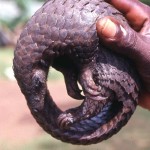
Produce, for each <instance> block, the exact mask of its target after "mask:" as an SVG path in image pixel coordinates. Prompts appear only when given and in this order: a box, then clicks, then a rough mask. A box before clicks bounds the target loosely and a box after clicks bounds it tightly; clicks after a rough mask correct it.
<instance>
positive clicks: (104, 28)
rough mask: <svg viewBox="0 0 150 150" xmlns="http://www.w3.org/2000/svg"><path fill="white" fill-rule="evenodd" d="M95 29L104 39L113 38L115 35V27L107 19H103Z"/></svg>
mask: <svg viewBox="0 0 150 150" xmlns="http://www.w3.org/2000/svg"><path fill="white" fill-rule="evenodd" d="M97 29H98V32H100V34H101V35H102V36H104V37H106V38H113V37H115V35H116V33H117V25H116V24H115V23H114V22H112V21H111V20H110V19H109V18H103V19H101V20H99V21H98V22H97Z"/></svg>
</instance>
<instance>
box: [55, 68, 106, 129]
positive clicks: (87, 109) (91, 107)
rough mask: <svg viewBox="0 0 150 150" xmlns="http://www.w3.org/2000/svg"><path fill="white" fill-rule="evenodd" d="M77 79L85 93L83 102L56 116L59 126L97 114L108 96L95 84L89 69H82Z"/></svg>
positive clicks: (63, 126)
mask: <svg viewBox="0 0 150 150" xmlns="http://www.w3.org/2000/svg"><path fill="white" fill-rule="evenodd" d="M79 80H80V84H81V86H82V88H83V92H84V94H85V99H84V102H83V103H82V105H81V106H79V107H77V108H73V109H69V110H67V111H66V112H64V113H62V114H61V115H60V116H59V117H58V124H59V126H60V127H61V128H67V127H69V125H70V124H73V123H75V122H78V121H80V120H84V119H87V118H89V117H92V116H94V115H96V114H98V113H99V112H100V111H101V109H102V108H103V106H104V105H105V103H106V101H107V99H108V97H109V96H108V95H105V94H103V93H102V92H101V88H102V87H101V88H100V86H96V84H95V82H94V81H93V77H92V72H91V70H90V69H85V70H84V71H82V72H81V74H80V79H79Z"/></svg>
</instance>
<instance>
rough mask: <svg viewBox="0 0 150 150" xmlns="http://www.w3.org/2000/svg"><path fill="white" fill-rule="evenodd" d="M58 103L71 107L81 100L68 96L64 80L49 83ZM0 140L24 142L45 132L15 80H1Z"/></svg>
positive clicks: (61, 106)
mask: <svg viewBox="0 0 150 150" xmlns="http://www.w3.org/2000/svg"><path fill="white" fill-rule="evenodd" d="M48 86H49V89H50V92H51V95H52V97H53V98H54V100H56V101H55V102H56V103H57V105H58V106H59V107H60V108H62V109H66V108H70V107H71V106H74V105H78V104H79V102H78V101H76V100H73V99H71V98H70V97H68V95H67V93H66V89H65V85H64V82H63V81H62V80H61V81H56V82H54V81H52V82H49V83H48ZM0 119H1V121H0V141H11V142H13V143H16V142H17V143H18V142H19V143H22V142H23V143H24V142H27V141H29V140H31V139H33V138H34V137H37V136H39V135H41V134H42V133H44V131H43V130H42V129H41V128H40V127H39V126H38V124H37V123H36V121H35V120H34V119H33V117H32V115H31V114H30V111H29V109H28V107H27V104H26V100H25V98H24V96H23V94H22V93H21V92H20V89H19V87H18V85H17V83H16V82H15V81H8V80H6V81H5V80H0Z"/></svg>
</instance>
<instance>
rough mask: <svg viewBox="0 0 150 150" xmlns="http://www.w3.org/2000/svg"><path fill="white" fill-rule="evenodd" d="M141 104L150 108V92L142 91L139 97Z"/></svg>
mask: <svg viewBox="0 0 150 150" xmlns="http://www.w3.org/2000/svg"><path fill="white" fill-rule="evenodd" d="M139 105H140V106H141V107H143V108H145V109H148V110H150V93H146V92H144V93H142V94H141V95H140V97H139Z"/></svg>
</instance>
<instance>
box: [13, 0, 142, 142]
mask: <svg viewBox="0 0 150 150" xmlns="http://www.w3.org/2000/svg"><path fill="white" fill-rule="evenodd" d="M104 16H113V17H115V18H116V19H118V20H119V21H120V22H122V23H123V24H124V25H126V26H128V23H127V21H126V20H125V18H124V17H123V16H122V14H121V13H120V12H118V11H117V10H116V9H115V8H113V7H112V6H111V5H110V4H108V3H106V2H104V1H103V0H91V1H90V0H49V1H47V2H46V3H45V4H44V5H43V6H42V7H41V8H40V9H39V10H38V11H37V12H36V13H35V14H34V15H33V16H32V18H31V19H30V20H29V21H28V23H27V24H26V26H25V28H24V29H23V31H22V33H21V35H20V38H19V39H18V42H17V45H16V48H15V52H14V55H15V56H14V61H13V68H14V73H15V77H16V79H17V81H18V84H19V86H20V89H21V91H22V93H23V94H24V96H25V98H26V100H27V104H28V107H29V109H30V111H31V113H32V115H33V117H34V118H35V119H36V121H37V123H38V124H39V125H40V126H41V127H42V128H43V129H44V130H45V131H46V132H48V133H49V134H51V135H52V136H53V137H55V138H57V139H59V140H62V141H64V142H68V143H72V144H82V145H87V144H94V143H98V142H101V141H103V140H106V139H108V138H109V137H111V136H112V135H113V134H115V133H117V132H118V131H119V130H120V129H121V128H122V127H123V126H124V125H125V124H126V123H127V122H128V120H129V118H130V117H131V115H132V114H133V112H134V110H135V108H136V106H137V103H138V93H139V87H140V86H139V79H138V76H137V73H136V70H134V66H133V65H132V63H131V62H130V61H129V60H128V59H127V58H123V57H121V56H119V55H118V54H114V53H112V52H111V51H109V50H107V49H106V48H105V47H104V46H103V45H102V43H101V41H100V40H99V38H98V36H97V32H96V21H97V20H98V19H100V18H102V17H104ZM50 66H51V67H54V68H55V69H57V70H58V71H60V72H62V73H63V75H64V79H65V83H66V88H67V92H68V94H69V95H70V96H71V97H73V98H75V99H83V103H82V104H81V105H80V106H79V107H77V108H72V109H69V110H66V111H65V112H63V111H62V110H60V109H59V108H58V107H57V105H56V104H55V102H54V101H53V99H52V97H51V96H50V94H49V91H48V88H47V84H46V81H47V75H48V72H49V67H50ZM78 83H79V84H80V85H81V87H82V90H83V93H84V95H81V90H80V89H79V87H78ZM58 94H59V92H58ZM60 96H61V95H60Z"/></svg>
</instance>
